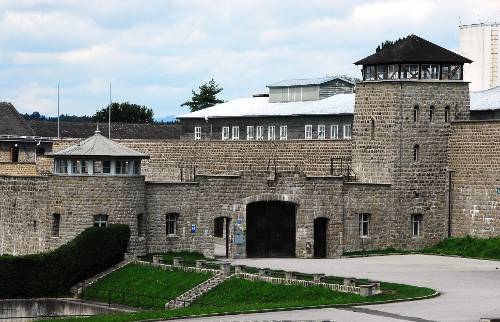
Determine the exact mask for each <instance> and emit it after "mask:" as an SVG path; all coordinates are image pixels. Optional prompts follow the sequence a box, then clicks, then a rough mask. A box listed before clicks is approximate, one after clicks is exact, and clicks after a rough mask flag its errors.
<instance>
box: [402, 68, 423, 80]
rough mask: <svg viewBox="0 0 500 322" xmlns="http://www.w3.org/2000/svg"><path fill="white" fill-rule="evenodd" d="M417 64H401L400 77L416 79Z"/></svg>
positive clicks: (417, 73)
mask: <svg viewBox="0 0 500 322" xmlns="http://www.w3.org/2000/svg"><path fill="white" fill-rule="evenodd" d="M418 75H419V72H418V64H402V65H401V78H403V79H418Z"/></svg>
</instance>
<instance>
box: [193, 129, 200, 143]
mask: <svg viewBox="0 0 500 322" xmlns="http://www.w3.org/2000/svg"><path fill="white" fill-rule="evenodd" d="M194 139H195V140H201V126H195V127H194Z"/></svg>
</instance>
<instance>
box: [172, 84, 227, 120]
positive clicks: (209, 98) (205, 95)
mask: <svg viewBox="0 0 500 322" xmlns="http://www.w3.org/2000/svg"><path fill="white" fill-rule="evenodd" d="M199 88H200V92H199V93H196V92H195V91H194V90H193V91H191V92H192V94H193V97H192V98H191V101H187V102H184V103H182V104H181V106H187V107H188V108H189V109H190V110H191V112H196V111H199V110H202V109H204V108H207V107H210V106H214V105H215V104H219V103H224V101H223V100H220V99H218V98H217V94H219V93H220V92H222V90H223V88H222V87H220V86H219V85H218V84H217V83H216V82H215V81H214V79H213V78H212V80H211V81H209V82H208V83H205V84H203V85H201V86H200V87H199Z"/></svg>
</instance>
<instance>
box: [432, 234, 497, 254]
mask: <svg viewBox="0 0 500 322" xmlns="http://www.w3.org/2000/svg"><path fill="white" fill-rule="evenodd" d="M422 252H423V253H428V254H442V255H457V256H463V257H474V258H485V259H500V237H494V238H474V237H471V236H465V237H455V238H447V239H445V240H443V241H441V242H440V243H438V244H436V245H434V246H429V247H426V248H424V249H423V250H422Z"/></svg>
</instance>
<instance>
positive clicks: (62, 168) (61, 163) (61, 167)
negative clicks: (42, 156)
mask: <svg viewBox="0 0 500 322" xmlns="http://www.w3.org/2000/svg"><path fill="white" fill-rule="evenodd" d="M66 166H67V163H66V160H61V159H57V160H56V173H66V172H68V169H67V168H66Z"/></svg>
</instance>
